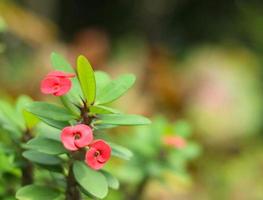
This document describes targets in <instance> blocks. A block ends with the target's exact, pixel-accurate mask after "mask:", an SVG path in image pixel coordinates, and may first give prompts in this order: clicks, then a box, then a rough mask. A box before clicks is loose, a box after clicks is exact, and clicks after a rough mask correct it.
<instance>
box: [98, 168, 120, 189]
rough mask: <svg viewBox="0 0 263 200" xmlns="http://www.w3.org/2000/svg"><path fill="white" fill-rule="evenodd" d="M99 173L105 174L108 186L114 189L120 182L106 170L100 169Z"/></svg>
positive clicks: (117, 187)
mask: <svg viewBox="0 0 263 200" xmlns="http://www.w3.org/2000/svg"><path fill="white" fill-rule="evenodd" d="M101 173H102V174H103V175H104V176H105V178H106V180H107V182H108V186H109V187H110V188H112V189H114V190H117V189H119V186H120V183H119V181H118V179H117V178H116V177H114V176H113V175H112V174H110V173H109V172H107V171H104V170H101Z"/></svg>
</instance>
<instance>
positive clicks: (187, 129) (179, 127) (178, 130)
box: [173, 120, 192, 137]
mask: <svg viewBox="0 0 263 200" xmlns="http://www.w3.org/2000/svg"><path fill="white" fill-rule="evenodd" d="M173 131H174V134H176V135H180V136H183V137H189V136H190V135H191V133H192V129H191V126H190V124H189V123H187V122H186V121H184V120H179V121H177V122H176V123H175V124H174V130H173Z"/></svg>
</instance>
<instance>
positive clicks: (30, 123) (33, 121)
mask: <svg viewBox="0 0 263 200" xmlns="http://www.w3.org/2000/svg"><path fill="white" fill-rule="evenodd" d="M23 116H24V119H25V123H26V126H27V128H29V129H32V128H33V127H34V126H36V125H37V124H38V122H39V119H38V118H37V117H36V116H35V115H33V114H32V113H30V112H28V111H26V110H24V111H23Z"/></svg>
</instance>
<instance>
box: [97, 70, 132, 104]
mask: <svg viewBox="0 0 263 200" xmlns="http://www.w3.org/2000/svg"><path fill="white" fill-rule="evenodd" d="M135 80H136V78H135V76H134V75H133V74H124V75H121V76H120V77H119V78H117V79H116V80H113V81H111V82H110V83H108V84H107V85H106V86H105V87H104V88H103V89H102V90H101V92H100V93H99V94H98V95H97V98H96V104H107V103H110V102H112V101H114V100H116V99H118V98H119V97H121V96H122V95H123V94H124V93H125V92H126V91H127V90H128V89H130V88H131V87H132V85H133V84H134V82H135Z"/></svg>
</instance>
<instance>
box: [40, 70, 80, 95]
mask: <svg viewBox="0 0 263 200" xmlns="http://www.w3.org/2000/svg"><path fill="white" fill-rule="evenodd" d="M74 76H75V74H73V73H65V72H61V71H53V72H50V73H49V74H48V75H47V76H46V77H45V78H44V79H43V80H42V81H41V87H40V89H41V92H42V93H44V94H53V95H55V96H61V95H63V94H66V93H67V92H68V91H69V90H70V88H71V85H72V83H71V81H70V78H73V77H74Z"/></svg>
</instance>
